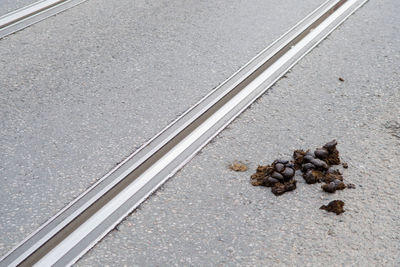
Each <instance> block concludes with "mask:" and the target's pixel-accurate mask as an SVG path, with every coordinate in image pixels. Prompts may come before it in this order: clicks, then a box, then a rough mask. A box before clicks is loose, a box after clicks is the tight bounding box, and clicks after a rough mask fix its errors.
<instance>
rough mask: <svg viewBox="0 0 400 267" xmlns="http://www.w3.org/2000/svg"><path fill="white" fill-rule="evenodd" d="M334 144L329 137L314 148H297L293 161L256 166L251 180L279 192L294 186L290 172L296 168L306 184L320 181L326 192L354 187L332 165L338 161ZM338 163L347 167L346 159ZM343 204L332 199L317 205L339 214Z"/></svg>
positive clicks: (276, 161)
mask: <svg viewBox="0 0 400 267" xmlns="http://www.w3.org/2000/svg"><path fill="white" fill-rule="evenodd" d="M337 144H338V143H337V141H336V140H332V141H330V142H328V143H326V144H325V145H323V147H320V148H317V149H315V150H306V151H305V150H302V149H298V150H295V151H294V152H293V161H289V160H285V159H277V160H275V161H274V162H273V163H272V164H271V165H266V166H258V168H257V170H256V173H254V174H253V175H251V184H252V185H255V186H266V187H271V191H272V193H273V194H275V195H276V196H279V195H282V194H284V193H285V192H288V191H293V190H295V189H296V183H297V181H296V180H295V179H294V176H295V173H296V170H300V171H301V172H302V176H303V178H304V180H305V181H306V183H307V184H315V183H321V182H322V183H324V184H323V185H322V186H321V188H322V189H323V190H324V191H325V192H328V193H334V192H336V191H337V190H343V189H345V188H355V185H354V184H345V183H344V182H343V176H342V173H341V172H340V171H339V170H338V169H335V168H334V167H333V166H334V165H339V164H340V163H341V162H340V158H339V151H338V150H337V148H336V146H337ZM342 166H343V168H348V165H347V163H342ZM343 206H344V202H343V201H341V200H335V201H332V202H330V203H329V204H328V205H327V206H326V205H323V206H321V209H324V210H327V211H330V212H335V213H336V214H340V213H343V212H344V210H343Z"/></svg>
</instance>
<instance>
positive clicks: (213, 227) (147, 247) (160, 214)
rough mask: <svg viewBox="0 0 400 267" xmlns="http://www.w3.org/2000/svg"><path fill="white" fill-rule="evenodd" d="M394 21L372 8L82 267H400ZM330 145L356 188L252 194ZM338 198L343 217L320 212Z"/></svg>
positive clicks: (394, 12) (391, 12) (386, 5)
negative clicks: (294, 159)
mask: <svg viewBox="0 0 400 267" xmlns="http://www.w3.org/2000/svg"><path fill="white" fill-rule="evenodd" d="M399 12H400V4H399V2H398V1H396V0H390V1H369V2H368V3H367V4H366V5H365V6H364V7H363V8H361V9H360V10H359V11H358V12H357V13H356V14H355V15H353V16H352V17H350V18H349V20H348V21H346V22H345V24H344V25H342V26H341V27H340V28H338V29H337V30H336V31H335V32H333V34H332V35H331V36H329V37H328V39H326V40H325V41H323V43H322V44H320V45H319V46H318V47H317V48H315V49H314V50H313V51H312V52H311V53H310V54H309V55H307V56H306V57H305V58H304V59H303V60H302V61H301V62H300V63H299V64H298V65H296V66H295V67H294V68H293V70H292V71H291V72H290V73H289V74H288V75H287V78H286V79H281V80H280V81H279V82H278V83H277V84H276V85H275V86H273V88H272V89H271V90H269V91H268V92H267V93H266V94H265V95H263V96H262V97H261V98H260V99H259V100H258V101H257V102H256V103H255V104H253V105H252V106H251V108H250V109H248V110H246V111H245V112H244V113H243V114H242V115H241V116H240V117H239V118H238V119H236V120H235V121H234V122H233V123H232V124H231V125H230V126H229V128H228V129H226V130H224V131H223V132H222V133H221V134H220V135H219V136H218V137H217V138H215V140H214V141H213V142H212V143H210V144H209V145H207V146H206V147H205V148H204V149H203V150H202V152H201V153H200V154H199V155H197V156H196V157H195V158H194V159H193V160H192V161H191V162H190V163H189V164H187V165H186V166H185V167H184V168H183V169H182V170H181V171H180V172H179V173H178V174H176V175H175V176H174V177H173V178H171V180H169V181H168V182H167V183H166V184H165V185H164V186H163V187H162V189H161V190H159V191H158V192H156V194H154V195H153V196H151V197H150V198H149V199H148V200H147V202H145V203H144V204H142V205H141V206H140V208H139V209H138V210H137V211H135V212H134V213H133V214H132V215H131V216H129V217H128V218H127V219H126V220H125V221H123V222H122V223H121V224H120V225H119V226H118V227H117V229H116V230H114V231H112V232H111V233H110V234H109V235H108V236H107V237H106V238H104V239H103V240H102V241H101V242H100V243H99V244H98V245H97V246H96V247H95V248H94V249H92V250H91V251H90V252H89V253H88V254H86V255H85V256H84V257H83V259H81V260H80V261H79V262H78V263H77V266H100V265H101V266H177V265H182V266H219V265H223V266H225V265H227V266H400V231H399V229H400V213H399V212H398V211H399V210H400V197H399V192H400V179H399V177H400V105H399V103H400V90H399V88H400V78H399V74H400V65H399V59H400V34H399V33H400V19H399V16H398V14H399ZM339 77H342V78H343V79H344V80H345V81H344V82H340V81H339V80H338V78H339ZM334 138H336V139H337V140H338V142H339V145H338V149H339V151H340V153H341V158H342V160H343V161H344V162H347V163H348V165H349V168H348V169H345V170H343V173H344V178H345V180H346V181H347V182H350V183H354V184H356V186H357V188H356V189H353V190H352V189H347V190H343V191H338V192H336V193H335V194H328V193H324V192H322V190H321V189H320V185H319V184H315V185H307V184H305V182H304V180H303V179H302V177H300V176H299V174H297V176H296V177H297V180H298V188H297V190H295V191H293V192H290V193H287V194H284V195H282V196H279V197H276V196H275V195H273V194H272V193H271V192H270V189H269V188H264V187H253V186H252V185H251V184H250V183H249V180H250V179H249V177H250V175H251V174H252V173H253V172H254V171H255V169H256V167H257V165H258V164H269V163H271V162H272V161H273V160H274V159H276V158H282V157H283V158H285V157H286V158H289V157H291V155H292V152H293V150H295V149H298V148H303V149H306V148H316V147H319V146H321V145H323V144H324V143H326V142H327V141H330V140H332V139H334ZM235 160H242V161H246V162H247V163H248V165H249V167H250V169H249V170H248V171H247V172H244V173H235V172H233V171H231V170H230V169H229V168H228V165H229V164H230V163H232V162H233V161H235ZM334 199H341V200H343V201H344V202H345V210H346V212H345V213H343V214H341V215H338V216H337V215H335V214H333V213H327V212H326V211H323V210H320V209H319V207H320V206H321V205H323V204H327V203H328V202H329V201H331V200H334Z"/></svg>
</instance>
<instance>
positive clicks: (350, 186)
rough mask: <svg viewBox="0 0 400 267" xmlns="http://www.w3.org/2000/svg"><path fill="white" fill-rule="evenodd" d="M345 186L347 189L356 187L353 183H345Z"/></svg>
mask: <svg viewBox="0 0 400 267" xmlns="http://www.w3.org/2000/svg"><path fill="white" fill-rule="evenodd" d="M346 187H347V188H348V189H356V185H355V184H346Z"/></svg>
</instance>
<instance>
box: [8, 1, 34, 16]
mask: <svg viewBox="0 0 400 267" xmlns="http://www.w3.org/2000/svg"><path fill="white" fill-rule="evenodd" d="M35 2H38V0H0V17H1V16H3V15H5V14H7V13H10V12H11V11H14V10H17V9H20V8H22V7H25V6H28V5H30V4H33V3H35Z"/></svg>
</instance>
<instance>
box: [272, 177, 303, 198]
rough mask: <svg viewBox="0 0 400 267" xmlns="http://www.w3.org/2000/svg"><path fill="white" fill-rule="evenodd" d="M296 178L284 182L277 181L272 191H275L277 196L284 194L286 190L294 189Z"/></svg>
mask: <svg viewBox="0 0 400 267" xmlns="http://www.w3.org/2000/svg"><path fill="white" fill-rule="evenodd" d="M296 183H297V181H296V180H294V179H293V180H290V181H288V182H284V183H276V184H275V185H274V186H273V187H272V189H271V191H272V193H274V194H275V195H276V196H280V195H282V194H284V193H285V192H289V191H293V190H295V189H296Z"/></svg>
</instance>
